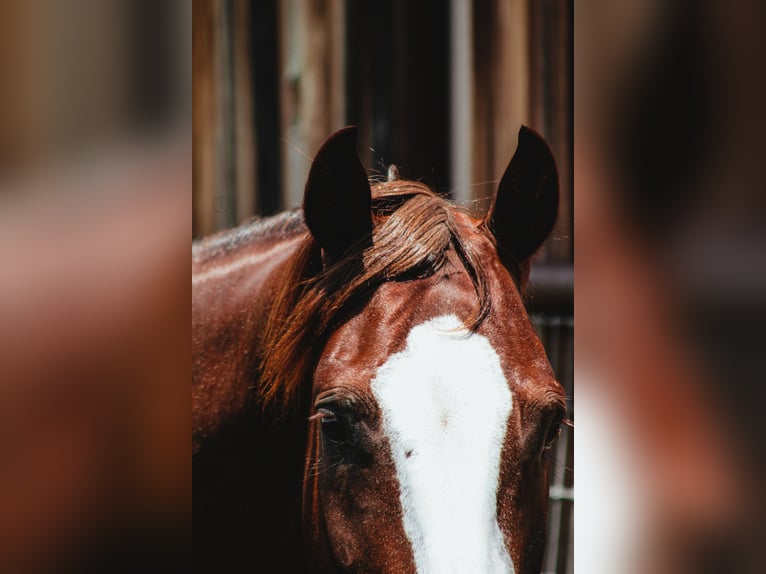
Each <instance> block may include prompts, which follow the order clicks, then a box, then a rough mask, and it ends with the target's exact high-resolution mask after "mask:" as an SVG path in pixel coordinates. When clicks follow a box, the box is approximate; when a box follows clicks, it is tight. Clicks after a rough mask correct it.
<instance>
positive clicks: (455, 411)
mask: <svg viewBox="0 0 766 574" xmlns="http://www.w3.org/2000/svg"><path fill="white" fill-rule="evenodd" d="M372 391H373V393H374V395H375V397H376V399H377V400H378V403H379V405H380V409H381V411H382V414H383V425H384V430H385V433H386V435H387V437H388V439H389V442H390V445H391V452H392V455H393V459H394V463H395V465H396V473H397V478H398V480H399V487H400V502H401V505H402V512H403V515H404V530H405V532H406V533H407V536H408V537H409V539H410V541H411V542H412V548H413V551H414V556H415V565H416V567H417V571H418V573H420V574H432V573H438V574H443V573H452V572H454V573H465V574H474V573H482V574H494V573H500V572H503V573H508V572H513V564H512V562H511V559H510V557H509V555H508V552H507V550H506V547H505V544H504V542H503V534H502V532H501V531H500V528H499V526H498V523H497V513H496V507H497V488H498V481H499V473H500V455H501V451H502V448H503V441H504V438H505V432H506V424H507V421H508V416H509V414H510V412H511V392H510V390H509V388H508V383H507V381H506V379H505V376H504V375H503V371H502V368H501V365H500V358H499V357H498V355H497V353H496V352H495V350H494V349H493V348H492V345H491V344H490V343H489V341H488V340H487V338H486V337H484V336H482V335H478V334H476V333H470V332H468V331H467V330H466V329H465V327H463V325H462V323H461V322H460V320H459V319H458V318H457V317H456V316H454V315H447V316H442V317H437V318H435V319H432V320H430V321H428V322H426V323H423V324H421V325H418V326H416V327H414V328H413V329H412V331H410V333H409V335H408V336H407V344H406V347H405V349H404V350H403V351H402V352H400V353H397V354H395V355H392V356H391V357H389V358H388V360H387V361H386V362H385V363H384V364H383V365H382V366H381V367H380V369H379V370H378V372H377V374H376V376H375V379H374V380H373V382H372Z"/></svg>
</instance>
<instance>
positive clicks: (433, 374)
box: [304, 141, 564, 573]
mask: <svg viewBox="0 0 766 574" xmlns="http://www.w3.org/2000/svg"><path fill="white" fill-rule="evenodd" d="M521 143H522V142H521V141H520V151H521ZM545 150H547V146H546V147H545ZM321 153H322V152H320V154H321ZM518 155H519V152H517V156H518ZM318 157H321V156H318ZM315 163H316V161H315ZM512 165H513V163H512ZM510 169H511V168H510V167H509V170H510ZM506 175H507V173H506ZM504 179H505V178H504ZM309 183H311V178H310V180H309ZM554 183H555V178H554ZM308 192H309V191H308V188H307V193H308ZM500 192H501V193H502V192H503V189H502V184H501V190H500ZM556 193H557V184H556ZM498 197H500V196H498ZM543 199H544V198H543ZM498 205H501V204H500V202H499V200H496V203H495V206H494V208H493V210H492V213H491V214H490V216H489V218H488V220H487V221H485V222H479V221H476V220H473V219H472V218H470V217H468V216H466V215H463V214H460V213H453V214H452V217H453V221H454V223H455V225H456V227H457V228H458V229H459V232H460V234H461V237H462V241H463V243H464V244H465V245H467V246H468V248H469V249H470V250H471V252H472V253H473V254H475V255H476V256H478V258H479V260H480V261H481V263H482V269H483V273H484V278H485V281H486V288H487V289H486V295H487V297H488V299H489V300H490V301H491V309H490V312H489V314H488V315H487V316H486V318H485V319H484V320H483V321H481V322H480V323H479V325H478V327H477V328H476V329H474V330H468V329H466V327H465V326H464V325H465V323H467V322H469V321H470V318H471V317H472V315H474V314H475V312H476V308H477V305H478V298H477V290H476V287H475V282H473V281H472V278H471V276H470V274H469V272H468V271H467V270H466V266H465V265H464V262H463V261H464V260H463V258H461V257H460V256H459V255H458V252H457V251H456V250H455V249H453V248H450V249H448V250H447V252H446V258H445V260H444V262H443V264H442V265H441V266H440V267H439V270H438V271H437V272H436V273H433V274H430V275H428V276H426V277H422V278H419V279H413V280H408V281H390V282H384V283H383V284H382V285H381V286H380V287H379V288H378V289H377V290H376V292H375V293H374V294H373V295H372V297H371V298H370V300H369V301H368V302H367V303H366V304H365V305H364V307H363V308H362V309H361V310H360V311H359V312H357V313H356V314H355V315H354V316H353V317H352V318H351V319H350V320H348V321H347V322H346V323H344V324H343V325H342V326H341V327H340V328H338V329H337V330H336V331H334V332H333V333H332V335H330V337H329V339H328V340H327V343H326V344H325V346H324V348H323V351H322V353H321V356H320V358H319V361H318V363H317V366H316V369H315V371H314V376H313V391H312V399H311V400H312V406H311V409H312V412H311V420H312V423H311V425H310V427H309V428H310V431H309V442H308V444H309V447H308V457H307V467H306V477H305V483H304V489H305V490H304V504H305V516H304V519H305V520H306V522H307V528H308V536H309V539H310V543H311V546H312V551H313V552H314V553H315V560H316V562H317V564H318V568H319V570H321V571H326V570H330V569H332V568H338V569H341V570H348V571H357V572H397V573H399V572H483V573H485V572H486V573H495V572H513V571H515V572H519V573H521V572H539V570H540V567H541V563H542V555H543V541H544V531H545V513H546V507H547V499H548V461H549V455H550V451H551V446H552V444H553V441H554V440H555V438H556V437H557V435H558V428H559V425H560V424H561V421H562V420H563V418H564V409H563V405H564V401H563V392H562V389H561V387H560V386H559V385H558V383H557V382H556V381H555V379H554V376H553V372H552V370H551V368H550V365H549V363H548V361H547V359H546V355H545V351H544V349H543V347H542V345H541V344H540V342H539V340H538V339H537V337H536V335H535V332H534V329H533V327H532V325H531V324H530V322H529V319H528V317H527V315H526V312H525V309H524V305H523V302H522V299H521V296H520V294H519V291H518V289H517V286H516V282H515V281H514V279H513V278H512V276H511V273H510V272H509V271H508V269H507V268H506V266H504V265H503V264H502V263H501V259H500V257H499V256H498V253H497V249H498V248H497V247H496V246H497V245H498V244H499V241H500V240H501V237H499V236H498V233H497V232H495V233H494V237H493V236H492V235H491V234H490V232H489V231H488V229H491V228H493V227H495V226H496V225H497V224H498V223H499V221H498V218H499V214H498V212H497V210H498ZM548 208H550V206H548ZM554 217H555V214H554ZM493 218H494V220H493ZM307 222H308V223H309V227H310V229H311V230H312V233H314V235H315V237H316V236H319V237H317V238H318V239H320V244H322V242H321V232H319V233H317V229H316V225H312V221H311V218H310V217H308V214H307ZM495 228H496V227H495ZM549 229H550V227H548V229H546V230H545V233H544V234H542V237H543V238H544V237H545V235H547V232H548V231H549ZM531 243H534V241H532V242H531ZM537 245H539V243H538V244H537ZM537 245H533V248H536V247H537ZM501 248H502V247H501ZM524 249H528V246H527V247H525V248H524ZM533 250H534V249H533ZM508 251H509V252H511V253H514V250H513V249H509V250H508ZM518 253H519V251H518V250H516V251H515V254H518ZM529 253H531V252H528V253H525V254H524V259H523V260H522V259H519V258H518V257H517V261H524V260H525V259H526V258H527V257H528V256H529ZM330 255H331V253H330Z"/></svg>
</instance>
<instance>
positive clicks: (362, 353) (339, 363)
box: [315, 242, 550, 392]
mask: <svg viewBox="0 0 766 574" xmlns="http://www.w3.org/2000/svg"><path fill="white" fill-rule="evenodd" d="M481 247H482V248H484V249H486V251H487V253H486V256H485V260H484V261H487V260H488V259H489V257H490V256H491V255H493V252H491V251H490V245H489V242H487V245H486V246H484V245H481ZM448 259H449V262H448V264H447V265H446V266H445V267H444V268H443V269H442V270H440V271H439V272H438V273H436V274H434V275H433V276H431V277H428V278H425V279H420V280H416V281H408V282H390V283H385V284H383V285H381V286H380V288H379V289H378V291H377V292H376V293H375V295H374V296H373V297H372V299H371V300H370V302H369V303H368V304H367V305H366V306H365V308H364V309H363V310H362V311H361V312H359V313H358V314H357V315H356V316H354V317H353V318H352V319H351V320H350V321H348V322H347V323H346V324H344V325H343V326H342V327H341V328H340V329H338V330H337V331H336V332H335V333H333V334H332V335H331V336H330V338H329V340H328V342H327V344H326V346H325V349H324V352H323V354H322V357H321V359H320V361H319V364H318V366H317V370H316V374H315V381H317V382H319V388H316V389H315V390H316V391H318V392H321V391H322V390H324V387H326V386H327V385H344V386H366V385H367V384H369V382H370V381H371V380H372V378H373V377H374V376H375V373H376V372H377V370H378V368H380V366H381V365H382V364H383V363H384V362H385V361H386V360H387V359H388V358H389V357H390V356H392V355H394V354H396V353H399V352H401V351H402V349H403V348H404V346H405V344H406V341H407V338H408V335H409V334H410V332H411V331H412V329H413V328H415V327H416V326H417V325H420V324H423V323H425V322H427V321H429V320H431V319H433V318H435V317H439V316H444V315H454V316H456V317H458V318H460V319H462V320H466V319H468V318H469V317H470V316H471V315H472V314H473V313H475V312H476V309H477V305H478V300H477V295H476V292H475V289H474V286H473V284H472V283H471V280H470V278H469V276H468V274H467V273H466V271H465V269H464V268H463V266H462V264H461V263H460V262H459V261H458V260H457V257H456V255H455V254H454V252H453V253H451V254H450V255H449V257H448ZM485 272H486V275H487V279H488V283H489V291H490V297H491V300H492V311H491V312H490V315H489V317H488V318H487V319H486V320H485V321H484V322H483V323H482V325H481V326H480V328H479V333H481V334H482V335H483V336H484V337H485V338H486V339H487V340H488V342H489V344H491V345H492V347H493V348H494V349H495V350H496V352H497V354H498V355H499V357H500V361H501V364H502V365H503V368H504V369H505V370H506V372H507V373H508V374H509V375H510V376H509V377H508V378H509V381H512V382H513V381H516V380H518V379H527V380H532V379H541V378H542V379H547V378H549V376H550V366H549V365H548V363H547V360H546V356H545V351H544V350H543V348H542V345H541V344H540V343H539V341H538V340H537V337H536V335H535V333H534V329H533V328H532V326H531V324H530V322H529V319H528V317H527V315H526V311H525V309H524V304H523V302H522V300H521V297H520V296H519V294H518V292H517V291H516V288H515V286H514V283H513V280H512V279H511V278H510V275H509V274H508V273H507V272H504V270H503V269H502V268H501V266H500V264H499V262H496V261H493V264H491V265H486V266H485Z"/></svg>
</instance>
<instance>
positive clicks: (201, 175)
mask: <svg viewBox="0 0 766 574" xmlns="http://www.w3.org/2000/svg"><path fill="white" fill-rule="evenodd" d="M192 13H193V14H192V67H193V73H192V97H193V99H194V108H193V109H194V112H193V114H192V193H193V195H194V211H193V214H192V233H193V234H194V236H196V237H199V236H203V235H207V234H209V233H212V232H213V231H214V230H215V228H216V221H215V140H214V126H215V109H216V104H217V98H216V90H215V81H216V63H215V26H214V19H215V16H214V14H215V2H214V0H194V2H193V4H192Z"/></svg>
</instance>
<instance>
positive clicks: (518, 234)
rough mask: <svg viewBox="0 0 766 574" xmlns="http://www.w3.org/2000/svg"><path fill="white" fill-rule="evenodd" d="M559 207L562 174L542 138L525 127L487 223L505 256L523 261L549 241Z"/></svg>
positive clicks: (519, 262) (515, 260)
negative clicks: (560, 177)
mask: <svg viewBox="0 0 766 574" xmlns="http://www.w3.org/2000/svg"><path fill="white" fill-rule="evenodd" d="M558 210H559V176H558V172H557V170H556V160H555V159H554V158H553V152H551V149H550V147H548V144H547V143H546V141H545V140H544V139H543V137H542V136H541V135H540V134H538V133H537V132H535V131H534V130H531V129H529V128H528V127H526V126H522V127H521V129H520V130H519V144H518V147H517V148H516V153H514V154H513V158H511V162H510V163H509V164H508V167H507V168H506V170H505V173H504V174H503V178H502V179H501V180H500V185H499V186H498V189H497V194H496V195H495V200H494V202H493V203H492V207H490V209H489V212H488V213H487V216H486V218H485V220H484V221H485V224H486V225H487V226H488V227H489V230H490V231H491V232H492V234H493V235H494V236H495V239H496V240H497V245H498V250H499V251H500V252H501V254H502V255H503V256H504V257H509V258H510V259H511V260H512V261H513V262H515V263H518V264H521V263H524V262H525V261H526V260H527V259H529V257H531V256H532V255H533V254H534V253H535V251H537V249H538V248H539V247H540V246H541V245H542V243H543V241H545V240H546V238H547V237H548V234H549V233H550V232H551V229H553V224H554V223H556V217H557V216H558Z"/></svg>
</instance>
